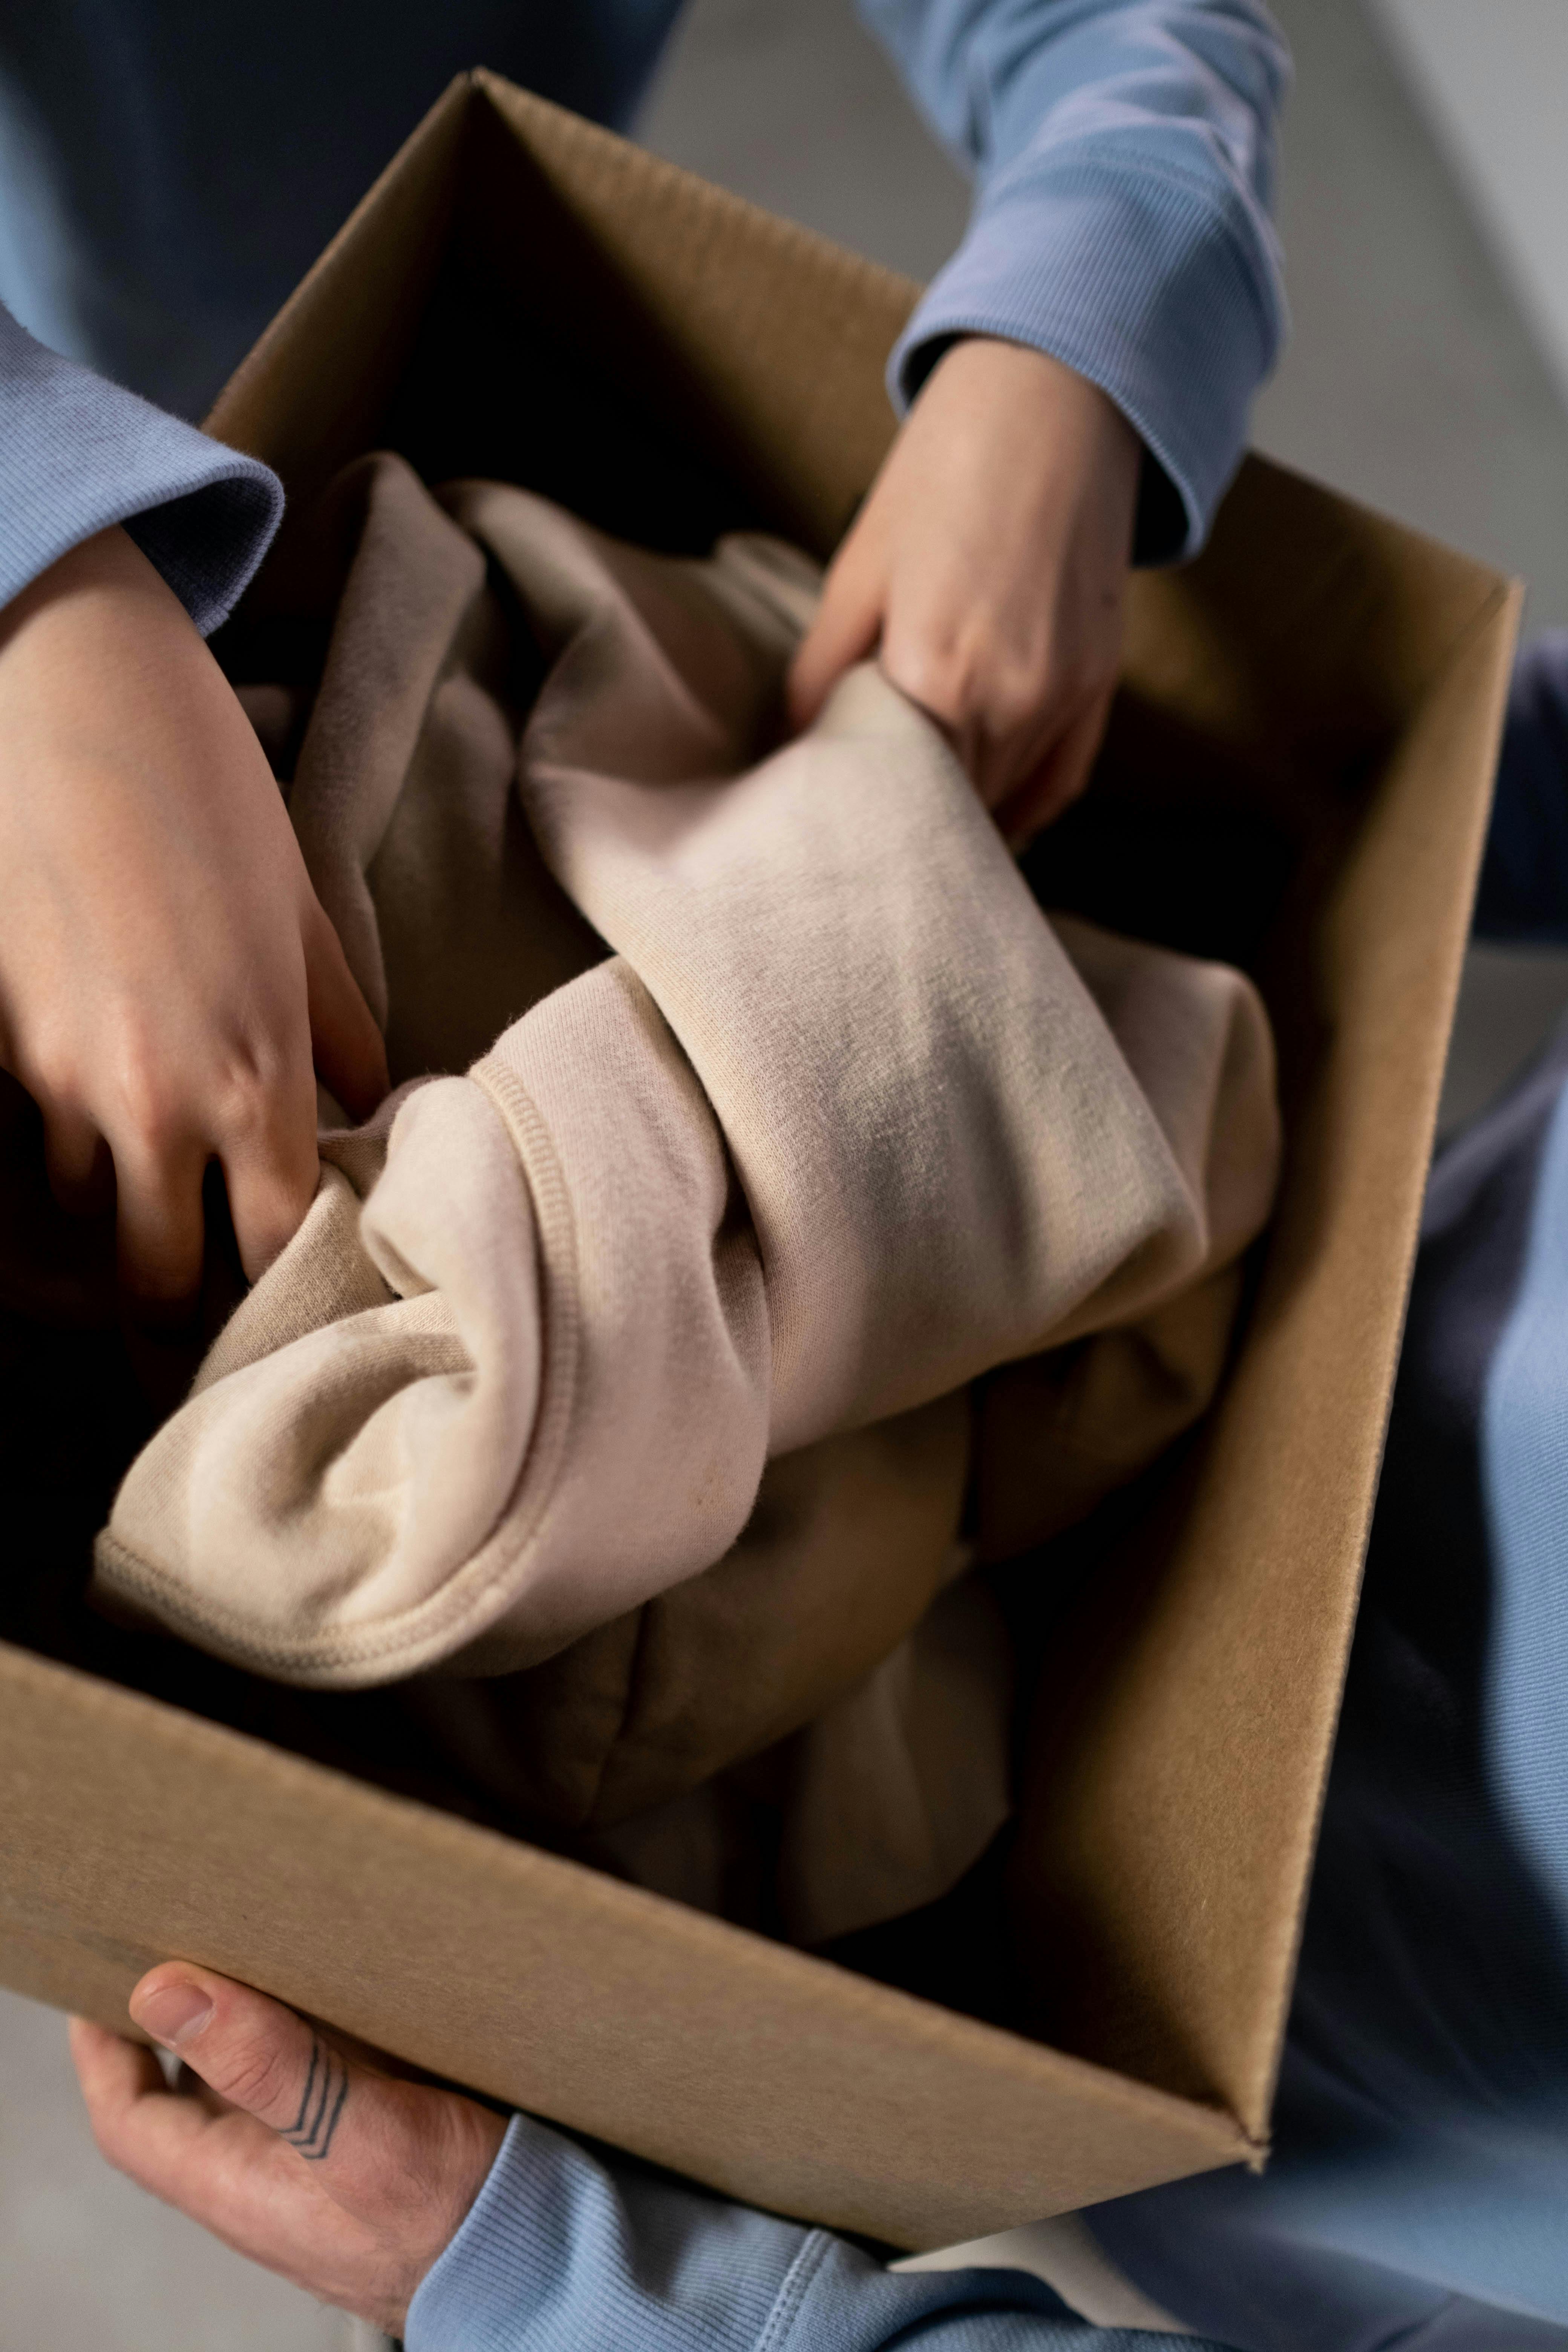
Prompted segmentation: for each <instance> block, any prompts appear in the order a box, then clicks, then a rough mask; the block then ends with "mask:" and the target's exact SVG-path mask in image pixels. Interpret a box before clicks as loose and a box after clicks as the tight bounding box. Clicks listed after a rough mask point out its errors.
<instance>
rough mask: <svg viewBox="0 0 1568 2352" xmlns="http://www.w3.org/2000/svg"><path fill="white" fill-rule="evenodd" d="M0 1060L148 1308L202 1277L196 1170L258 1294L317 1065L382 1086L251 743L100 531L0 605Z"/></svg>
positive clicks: (371, 1040) (290, 1184)
mask: <svg viewBox="0 0 1568 2352" xmlns="http://www.w3.org/2000/svg"><path fill="white" fill-rule="evenodd" d="M0 1064H3V1065H4V1066H5V1068H7V1069H8V1070H10V1071H11V1073H12V1074H13V1076H16V1078H18V1079H19V1080H20V1082H21V1083H22V1085H23V1086H24V1087H26V1089H27V1091H28V1093H29V1094H30V1095H31V1096H32V1097H33V1099H34V1101H35V1102H36V1103H37V1106H38V1108H39V1110H40V1111H41V1112H42V1114H43V1120H44V1130H45V1140H46V1150H47V1158H48V1166H49V1175H50V1181H51V1183H52V1184H53V1186H54V1189H55V1192H56V1194H57V1196H58V1198H59V1199H60V1201H61V1202H63V1203H64V1204H65V1205H66V1206H67V1207H74V1208H81V1209H93V1208H97V1207H100V1206H106V1205H107V1203H108V1201H109V1200H110V1198H112V1199H113V1200H114V1202H115V1204H116V1211H117V1230H118V1235H119V1252H120V1265H121V1278H122V1282H123V1284H124V1286H125V1288H126V1290H127V1292H128V1293H129V1294H130V1297H131V1298H132V1302H133V1303H140V1304H142V1306H144V1307H150V1308H153V1309H154V1310H157V1309H163V1310H167V1309H170V1308H177V1307H179V1306H180V1305H182V1304H183V1303H184V1301H186V1300H188V1299H189V1298H190V1297H191V1296H192V1294H193V1293H194V1292H195V1288H196V1286H197V1284H198V1282H199V1280H200V1276H201V1265H202V1250H203V1225H202V1179H203V1175H204V1172H205V1168H206V1165H207V1163H208V1161H209V1160H219V1161H221V1163H222V1166H223V1171H224V1175H225V1178H226V1182H227V1187H228V1197H229V1205H230V1209H231V1212H232V1213H233V1218H234V1225H235V1232H236V1234H237V1238H238V1242H239V1249H240V1255H241V1258H242V1260H243V1262H244V1265H245V1268H246V1272H247V1274H248V1275H249V1276H251V1277H252V1278H253V1279H254V1277H255V1276H257V1275H258V1274H259V1273H260V1272H261V1271H262V1269H263V1268H264V1267H265V1266H266V1265H268V1263H269V1261H270V1260H271V1259H272V1258H273V1257H275V1256H276V1255H277V1254H278V1252H279V1250H280V1249H281V1248H282V1247H283V1244H285V1243H286V1242H287V1241H288V1240H289V1236H290V1235H291V1234H293V1232H294V1230H295V1228H296V1227H297V1226H298V1224H299V1223H300V1219H301V1218H302V1217H303V1215H304V1213H305V1211H306V1209H307V1208H308V1206H309V1205H310V1196H311V1193H312V1192H313V1191H314V1189H315V1184H316V1178H317V1161H316V1089H315V1081H314V1076H313V1068H312V1064H313V1066H314V1069H319V1070H320V1072H321V1076H322V1077H323V1079H324V1080H325V1081H326V1083H327V1085H328V1086H329V1087H331V1090H332V1092H333V1093H334V1094H335V1095H336V1096H337V1097H338V1098H339V1100H340V1101H342V1102H343V1103H345V1104H346V1105H347V1106H348V1108H350V1109H351V1111H353V1112H355V1113H359V1114H363V1113H365V1112H368V1111H369V1110H370V1109H371V1108H374V1104H375V1102H376V1101H377V1100H378V1099H379V1098H380V1097H381V1096H382V1095H383V1094H384V1092H385V1090H386V1062H385V1055H384V1051H383V1048H382V1042H381V1037H380V1034H379V1033H378V1031H377V1029H376V1026H375V1024H374V1020H373V1019H372V1018H371V1014H370V1012H369V1009H368V1007H367V1006H366V1004H365V1002H364V999H363V996H362V995H361V993H360V992H359V990H358V988H357V987H356V986H355V984H354V982H353V978H352V976H351V975H350V972H349V969H348V966H347V964H346V963H345V961H344V960H343V953H342V948H341V947H340V945H339V943H338V939H337V934H336V933H335V931H334V930H333V929H332V927H331V923H330V922H329V921H328V919H327V918H326V916H325V915H324V914H323V913H322V911H321V906H320V904H319V903H318V901H317V898H316V896H315V893H314V891H313V890H312V889H311V887H310V882H309V879H308V878H307V877H306V873H305V868H304V864H303V861H302V860H301V858H300V851H299V847H298V845H297V844H296V842H295V839H294V835H293V832H292V830H291V829H290V826H289V817H288V813H287V811H286V810H285V808H284V806H283V802H282V799H281V797H280V795H279V791H278V787H277V785H276V783H275V782H273V779H272V775H271V772H270V771H269V770H268V765H267V761H266V760H265V759H264V758H263V756H262V752H261V748H260V746H259V744H258V742H257V740H256V737H255V735H254V733H253V732H252V730H251V729H250V726H249V725H248V723H247V719H246V717H245V714H244V712H243V711H242V710H241V709H240V707H239V705H238V703H237V700H236V699H235V697H234V694H233V692H232V691H231V689H230V688H229V687H228V685H227V683H226V680H225V678H224V677H223V674H222V672H221V671H220V670H219V668H218V667H217V664H216V662H215V661H214V659H213V657H212V656H211V654H210V653H209V652H208V651H207V648H206V646H205V645H204V644H203V642H202V640H201V638H200V636H199V635H197V633H196V631H195V628H194V627H193V626H192V625H191V623H190V621H189V619H188V618H187V616H186V614H185V612H184V607H183V606H182V605H181V604H180V603H179V600H178V599H177V598H176V597H175V596H174V593H173V592H172V590H170V589H169V588H168V587H167V586H166V584H165V583H164V582H163V579H162V578H161V576H160V575H159V573H158V572H156V571H154V569H153V566H152V564H151V563H149V562H148V561H147V559H146V558H145V557H144V556H143V555H142V553H141V552H140V551H139V550H138V549H137V548H136V546H135V545H134V544H133V542H132V541H131V540H130V539H129V538H127V536H126V535H125V533H124V532H123V531H122V530H106V531H102V532H100V534H99V535H98V537H97V538H96V539H92V540H89V541H87V542H86V543H85V544H84V545H83V546H80V547H78V548H75V549H73V550H72V551H71V552H70V553H69V554H68V555H65V556H62V557H61V558H60V560H59V562H57V563H56V564H54V565H53V566H52V567H51V568H50V570H49V571H48V572H45V573H44V574H43V575H42V577H41V578H40V579H38V580H37V581H35V582H34V583H33V584H32V586H31V587H30V588H28V589H26V590H25V591H24V593H22V594H21V595H20V596H18V597H17V598H16V600H15V602H14V603H12V604H9V605H7V606H6V607H5V610H4V611H3V612H0Z"/></svg>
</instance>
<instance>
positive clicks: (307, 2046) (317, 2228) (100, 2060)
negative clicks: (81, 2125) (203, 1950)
mask: <svg viewBox="0 0 1568 2352" xmlns="http://www.w3.org/2000/svg"><path fill="white" fill-rule="evenodd" d="M130 2006H131V2015H132V2019H133V2020H134V2021H135V2022H136V2023H137V2024H138V2025H139V2026H140V2027H141V2028H142V2032H145V2033H148V2034H150V2035H151V2036H152V2038H153V2040H154V2041H155V2042H162V2043H163V2047H164V2048H165V2049H167V2050H171V2051H173V2052H174V2053H176V2054H177V2056H178V2057H179V2058H180V2059H181V2061H182V2062H183V2063H184V2067H185V2068H186V2069H187V2070H188V2071H189V2073H190V2074H192V2075H194V2076H195V2077H196V2078H197V2079H198V2081H199V2082H200V2083H201V2084H204V2085H205V2091H206V2093H207V2094H210V2097H208V2098H207V2099H205V2101H204V2100H195V2099H191V2098H188V2097H187V2098H181V2097H175V2096H170V2095H163V2096H159V2095H156V2090H155V2086H154V2085H153V2084H151V2083H148V2082H140V2083H139V2082H138V2081H137V2080H135V2079H133V2077H134V2068H133V2067H132V2065H131V2064H129V2063H128V2061H129V2059H130V2058H131V2057H132V2055H133V2053H130V2052H129V2050H128V2046H127V2045H126V2044H125V2043H123V2042H121V2043H118V2044H115V2043H114V2042H113V2037H112V2036H110V2035H101V2036H95V2035H93V2034H92V2033H91V2032H90V2030H89V2029H86V2028H82V2029H79V2036H78V2039H79V2043H80V2047H79V2050H78V2067H79V2071H80V2072H81V2073H82V2081H83V2088H84V2090H86V2091H87V2093H88V2101H89V2110H90V2111H91V2113H92V2116H93V2121H94V2127H95V2130H97V2132H98V2135H99V2144H100V2147H102V2149H103V2152H104V2154H105V2155H106V2156H108V2157H109V2158H110V2161H111V2162H112V2163H115V2164H118V2165H119V2166H120V2167H121V2169H122V2170H123V2171H126V2172H129V2173H130V2174H131V2176H132V2179H136V2180H139V2181H140V2182H141V2184H142V2187H143V2188H145V2189H151V2190H152V2191H153V2195H154V2196H158V2197H162V2198H163V2199H164V2200H166V2201H167V2202H169V2203H170V2204H174V2205H177V2206H179V2207H180V2208H181V2210H183V2211H184V2212H186V2213H188V2214H190V2215H191V2217H192V2219H193V2220H195V2221H200V2222H202V2223H203V2224H204V2225H205V2227H206V2228H208V2229H209V2230H213V2231H216V2234H217V2235H218V2236H219V2237H221V2238H224V2239H226V2241H227V2242H228V2243H229V2244H230V2245H232V2246H237V2248H238V2249H239V2250H240V2252H243V2253H247V2254H249V2255H250V2256H251V2258H252V2259H253V2260H254V2261H258V2262H262V2263H267V2264H268V2267H269V2268H271V2269H273V2270H279V2271H282V2272H283V2273H284V2274H285V2275H286V2276H288V2277H291V2278H293V2279H295V2280H296V2281H298V2282H299V2283H300V2284H302V2285H305V2286H308V2287H309V2288H310V2291H311V2292H312V2293H313V2294H318V2295H319V2296H321V2299H322V2300H323V2301H324V2302H328V2303H337V2304H340V2305H342V2306H343V2307H344V2308H345V2309H347V2310H358V2311H361V2312H363V2313H367V2314H369V2313H376V2312H380V2313H387V2312H393V2313H395V2312H397V2311H398V2310H399V2309H400V2308H401V2307H402V2306H403V2305H405V2304H406V2302H407V2300H408V2297H409V2296H410V2295H411V2294H412V2293H413V2291H414V2288H415V2286H416V2284H417V2283H418V2281H419V2279H420V2278H421V2277H422V2276H423V2275H424V2273H425V2272H426V2270H427V2269H428V2268H429V2266H430V2264H431V2263H433V2262H434V2261H435V2260H436V2258H437V2255H438V2254H439V2253H440V2252H442V2250H443V2248H444V2247H445V2246H446V2245H447V2243H448V2242H450V2240H451V2239H452V2237H453V2236H454V2235H455V2233H456V2231H457V2230H458V2227H459V2226H460V2224H461V2222H462V2221H463V2218H464V2216H465V2214H466V2213H467V2212H468V2208H469V2207H470V2205H471V2204H472V2203H473V2200H474V2199H475V2197H476V2196H477V2195H478V2194H479V2189H480V2188H481V2187H482V2185H483V2183H484V2179H485V2177H486V2175H487V2174H488V2172H489V2168H490V2167H491V2165H492V2164H493V2163H494V2161H495V2158H496V2156H497V2153H498V2152H499V2150H500V2143H501V2140H502V2138H503V2137H504V2136H505V2132H506V2126H505V2123H504V2122H503V2120H502V2119H501V2117H500V2116H497V2115H492V2114H491V2113H490V2111H489V2109H488V2108H486V2107H481V2106H479V2105H477V2104H476V2102H475V2101H473V2100H472V2099H465V2098H462V2097H459V2096H458V2095H457V2094H456V2093H455V2092H451V2091H444V2090H438V2089H436V2088H434V2087H431V2086H429V2085H426V2084H419V2083H409V2082H403V2081H396V2080H394V2079H393V2078H391V2077H390V2076H388V2075H385V2074H379V2073H377V2072H376V2071H375V2070H374V2068H373V2067H370V2066H367V2065H365V2064H363V2063H362V2062H361V2061H360V2060H359V2059H358V2058H356V2057H353V2056H350V2055H349V2054H348V2053H346V2052H345V2051H344V2050H343V2049H342V2047H341V2045H340V2044H339V2042H337V2041H336V2040H335V2039H334V2038H333V2037H332V2036H331V2035H329V2034H328V2033H326V2032H323V2031H322V2030H321V2029H320V2028H319V2027H317V2026H314V2025H312V2024H310V2022H309V2021H307V2020H305V2019H303V2018H300V2017H297V2016H296V2015H295V2014H294V2012H293V2011H292V2010H289V2009H285V2008H283V2007H282V2005H281V2004H280V2003H279V2002H278V2001H275V2000H268V1998H267V1997H266V1995H265V1994H262V1993H258V1992H253V1991H251V1990H250V1989H249V1988H248V1987H247V1986H245V1985H239V1984H235V1983H233V1982H231V1980H230V1979H228V1978H226V1977H220V1976H216V1975H215V1974H214V1973H213V1972H212V1971H211V1970H210V1969H198V1968H194V1967H192V1966H190V1965H189V1964H188V1963H186V1962H184V1961H169V1962H166V1963H165V1964H164V1965H163V1966H162V1967H161V1968H156V1969H153V1971H152V1972H151V1974H150V1975H148V1976H145V1977H143V1978H142V1981H141V1983H140V1984H139V1985H138V1986H137V1987H136V1989H135V1990H134V1991H133V1992H132V1996H131V2004H130ZM117 2053H120V2054H117Z"/></svg>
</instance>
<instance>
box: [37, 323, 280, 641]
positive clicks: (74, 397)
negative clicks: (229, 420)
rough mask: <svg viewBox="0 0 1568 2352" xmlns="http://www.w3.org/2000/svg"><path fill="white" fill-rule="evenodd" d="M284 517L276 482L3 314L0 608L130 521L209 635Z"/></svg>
mask: <svg viewBox="0 0 1568 2352" xmlns="http://www.w3.org/2000/svg"><path fill="white" fill-rule="evenodd" d="M282 512H283V490H282V486H281V484H280V483H279V480H278V478H277V476H276V475H275V474H272V473H270V472H268V468H267V467H265V466H263V465H260V464H258V461H257V460H256V459H255V458H254V457H242V456H241V455H240V453H239V452H238V451H237V450H235V449H226V448H225V447H224V446H223V444H222V443H221V442H218V441H212V440H209V439H208V438H207V436H206V435H205V433H198V432H197V431H196V429H195V425H185V424H184V423H182V422H181V420H180V419H179V418H178V417H176V416H169V415H165V414H164V412H163V410H162V409H160V408H154V407H153V405H152V404H151V403H150V402H148V401H145V400H142V399H141V398H139V397H138V395H137V394H135V393H133V392H126V391H124V390H123V389H122V388H121V386H120V385H119V384H113V383H108V382H106V380H105V379H104V378H103V377H102V376H98V375H94V374H92V373H91V372H90V371H89V369H87V368H84V367H79V366H77V365H76V363H75V362H73V361H71V360H65V359H61V358H60V356H59V354H58V352H51V351H48V350H47V349H46V348H45V346H44V345H43V344H42V343H40V342H37V341H35V340H34V338H33V337H32V336H31V335H29V334H28V333H27V331H26V328H24V327H22V326H20V325H19V324H18V323H17V321H16V320H15V319H14V318H12V316H11V314H10V312H9V311H8V310H4V309H0V605H4V604H9V603H10V601H11V599H12V597H13V596H16V595H17V594H19V593H20V592H21V591H22V590H23V589H24V588H26V586H27V584H28V583H29V582H30V581H33V580H36V579H37V576H38V574H39V573H40V572H44V571H47V568H48V566H49V565H50V564H51V563H53V562H54V561H55V560H56V558H57V557H58V556H61V555H63V554H65V552H66V551H67V550H68V548H72V547H78V546H79V545H80V544H81V542H82V541H83V540H87V539H90V538H91V537H92V536H93V534H94V532H96V531H100V530H106V529H107V528H108V527H109V525H110V523H123V524H124V525H125V527H126V529H127V530H128V531H129V533H130V535H131V537H132V539H133V540H134V541H136V543H137V545H138V546H139V547H140V548H141V550H142V553H143V554H144V555H146V556H147V557H148V559H149V561H150V562H153V563H154V564H156V566H157V568H158V570H159V571H160V572H162V573H163V577H164V579H165V580H166V581H167V582H168V583H169V585H170V587H171V588H172V589H173V590H174V593H175V595H176V596H178V598H179V599H180V602H181V603H182V604H184V607H185V610H186V611H187V612H188V613H189V614H190V616H191V618H192V620H193V621H194V622H195V625H196V626H197V628H198V629H200V630H201V631H202V633H203V635H208V634H209V633H210V632H211V631H212V630H214V629H216V627H217V625H218V624H219V623H220V622H221V621H224V620H226V619H227V617H228V615H229V614H230V613H231V612H232V611H233V609H234V607H235V605H236V604H237V603H238V601H239V598H240V596H241V594H242V593H243V592H244V590H245V588H246V586H247V583H248V582H249V580H250V578H251V575H252V574H253V573H254V572H255V570H256V568H257V566H258V563H259V562H261V559H262V557H263V556H264V555H265V554H266V552H267V549H268V544H269V542H270V541H271V538H272V535H273V532H274V531H275V530H277V528H278V524H279V519H280V518H281V516H282Z"/></svg>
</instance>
